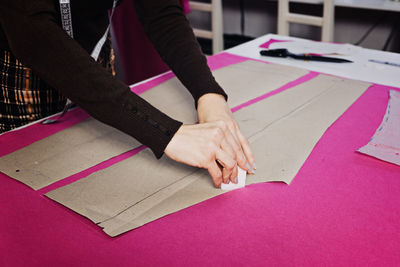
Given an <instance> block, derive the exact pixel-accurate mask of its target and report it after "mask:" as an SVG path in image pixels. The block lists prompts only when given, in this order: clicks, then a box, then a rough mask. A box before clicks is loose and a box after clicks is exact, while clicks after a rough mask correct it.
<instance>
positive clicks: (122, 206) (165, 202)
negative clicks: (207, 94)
mask: <svg viewBox="0 0 400 267" xmlns="http://www.w3.org/2000/svg"><path fill="white" fill-rule="evenodd" d="M270 66H274V65H270ZM281 67H282V66H279V68H281ZM227 75H228V76H229V73H227ZM230 77H231V79H232V80H233V79H247V75H245V74H243V73H242V75H241V76H240V77H237V76H230ZM265 79H266V80H265V81H261V80H259V81H258V82H257V83H254V84H253V86H255V87H257V88H259V89H258V90H260V86H261V88H262V87H265V88H267V89H268V88H270V86H269V84H268V79H269V78H268V77H265ZM231 83H232V85H234V84H235V83H234V82H231ZM166 84H167V83H166ZM368 87H369V84H368V83H364V82H359V81H353V80H345V79H341V78H337V77H332V76H327V75H319V76H317V77H316V78H314V79H312V80H309V81H307V82H305V83H302V84H299V85H297V86H295V87H293V88H290V89H288V90H285V91H283V92H281V93H278V94H275V95H272V96H270V97H268V98H265V99H260V101H259V102H256V103H253V104H252V105H249V106H246V107H243V108H241V109H240V110H238V111H237V112H235V114H234V115H235V118H236V119H237V121H238V123H239V125H240V127H241V129H242V131H243V133H244V135H245V136H246V137H248V138H249V141H250V143H251V146H252V148H253V152H254V154H255V157H256V159H257V165H258V168H257V172H256V174H255V175H249V176H248V177H247V179H246V184H247V185H248V184H254V183H260V182H267V181H282V182H285V183H288V184H289V183H290V182H291V181H292V179H293V178H294V177H295V175H296V174H297V172H298V171H299V169H300V168H301V166H302V165H303V163H304V162H305V160H306V159H307V157H308V156H309V155H310V153H311V151H312V149H313V148H314V146H315V144H316V143H317V142H318V140H319V139H320V138H321V136H322V135H323V134H324V132H325V131H326V129H327V128H328V127H329V126H330V125H331V124H332V123H334V122H335V120H336V119H337V118H339V117H340V116H341V115H342V114H343V112H344V111H346V109H347V108H348V107H349V106H350V105H352V103H353V102H354V101H356V100H357V99H358V97H359V96H361V95H362V94H363V93H364V92H365V90H366V89H367V88H368ZM226 88H227V89H228V90H229V87H226ZM154 89H156V90H160V91H163V90H164V88H163V85H160V86H159V87H158V88H154ZM248 89H251V88H248ZM165 90H179V88H178V87H172V88H169V87H168V88H167V89H165ZM149 92H150V91H149ZM228 92H229V91H228ZM246 93H247V92H246ZM170 94H172V95H174V93H173V92H170V93H169V94H168V95H170ZM178 95H179V94H178ZM163 100H164V102H167V101H174V100H167V99H163ZM181 101H184V100H181ZM173 103H176V102H173ZM159 104H160V105H161V104H163V102H160V103H159ZM177 104H179V103H177ZM184 106H185V105H183V104H182V107H180V108H182V110H181V111H182V112H183V111H185V109H184ZM186 107H189V105H188V104H187V106H186ZM163 108H164V109H165V112H166V113H169V112H174V111H173V109H175V108H176V106H168V105H165V106H163ZM186 111H187V110H186ZM184 113H185V112H184ZM187 113H190V112H189V111H187ZM184 119H187V120H189V119H190V117H185V118H184ZM223 193H224V191H222V190H220V189H218V188H214V187H213V184H212V181H211V179H210V177H209V175H208V173H207V172H206V171H205V170H199V169H194V168H190V167H187V166H184V165H182V164H178V163H175V162H172V161H171V160H169V159H168V158H166V157H164V158H162V159H161V160H159V161H157V160H156V159H155V158H154V157H152V156H151V154H150V151H149V150H148V149H146V150H143V151H142V152H140V153H138V154H137V155H135V156H133V157H131V158H128V159H126V160H124V161H121V162H119V163H117V164H115V165H113V166H111V167H109V168H107V169H104V170H101V171H99V172H96V173H93V174H91V175H89V176H88V177H86V178H85V179H81V180H79V181H77V182H74V183H72V184H69V185H67V186H64V187H61V188H58V189H56V190H54V191H51V192H49V193H47V194H46V196H48V197H49V198H51V199H53V200H55V201H57V202H59V203H61V204H62V205H65V206H67V207H69V208H70V209H72V210H74V211H76V212H78V213H79V214H81V215H83V216H85V217H87V218H89V219H90V220H92V221H93V222H94V223H96V224H97V225H99V226H100V227H102V228H103V230H104V232H106V233H107V234H108V235H110V236H117V235H119V234H121V233H124V232H126V231H129V230H132V229H135V228H137V227H140V226H142V225H144V224H146V223H149V222H151V221H154V220H156V219H159V218H161V217H163V216H165V215H168V214H171V213H173V212H176V211H179V210H182V209H184V208H187V207H190V206H192V205H195V204H197V203H199V202H202V201H204V200H207V199H209V198H212V197H215V196H217V195H220V194H223Z"/></svg>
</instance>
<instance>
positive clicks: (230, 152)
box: [221, 138, 236, 159]
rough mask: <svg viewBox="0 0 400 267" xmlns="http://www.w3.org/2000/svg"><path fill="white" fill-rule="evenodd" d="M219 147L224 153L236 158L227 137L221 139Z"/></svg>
mask: <svg viewBox="0 0 400 267" xmlns="http://www.w3.org/2000/svg"><path fill="white" fill-rule="evenodd" d="M221 149H222V150H223V151H225V153H227V154H228V155H229V157H231V158H233V159H235V158H236V152H235V148H233V147H232V145H231V142H229V141H228V139H227V138H224V139H223V140H222V141H221Z"/></svg>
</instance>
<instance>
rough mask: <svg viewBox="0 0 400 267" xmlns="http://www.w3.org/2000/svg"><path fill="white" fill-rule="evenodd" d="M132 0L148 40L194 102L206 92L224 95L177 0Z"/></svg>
mask: <svg viewBox="0 0 400 267" xmlns="http://www.w3.org/2000/svg"><path fill="white" fill-rule="evenodd" d="M134 2H135V8H136V10H137V13H138V16H139V18H140V20H141V22H142V24H143V26H144V29H145V31H146V34H147V35H148V37H149V39H150V40H151V41H152V43H153V44H154V46H155V48H156V49H157V51H158V52H159V54H160V55H161V57H162V58H163V60H164V61H165V62H166V63H167V64H168V66H169V67H170V68H171V70H172V71H173V72H174V73H175V74H176V76H177V77H178V78H179V79H180V81H181V82H182V83H183V84H184V85H185V87H186V88H187V89H188V90H189V91H190V93H191V94H192V95H193V98H194V100H195V102H196V104H197V101H198V99H199V98H200V97H201V96H202V95H204V94H207V93H217V94H221V95H223V96H224V97H225V98H227V96H226V94H225V92H224V91H223V89H222V88H221V87H220V86H219V85H218V83H217V82H216V81H215V79H214V77H213V76H212V74H211V71H210V69H209V67H208V65H207V60H206V58H205V56H204V55H203V53H202V52H201V49H200V46H199V44H198V42H197V40H196V38H195V36H194V34H193V30H192V28H191V26H190V24H189V22H188V20H187V19H186V16H185V15H184V13H183V10H182V7H181V5H180V4H179V0H161V1H160V0H134Z"/></svg>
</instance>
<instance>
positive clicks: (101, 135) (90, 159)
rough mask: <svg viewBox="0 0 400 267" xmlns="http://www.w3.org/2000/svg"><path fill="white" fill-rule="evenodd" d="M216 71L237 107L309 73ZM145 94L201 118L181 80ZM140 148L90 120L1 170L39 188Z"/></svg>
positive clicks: (7, 160)
mask: <svg viewBox="0 0 400 267" xmlns="http://www.w3.org/2000/svg"><path fill="white" fill-rule="evenodd" d="M213 74H214V76H215V77H216V79H217V80H218V82H219V83H220V84H221V86H222V87H223V88H226V90H227V91H228V93H229V104H230V105H231V106H236V105H238V104H240V103H243V102H244V101H246V100H250V99H252V98H254V97H256V96H258V95H259V94H260V92H270V91H272V90H274V89H276V88H279V87H281V86H283V85H284V84H286V83H288V82H291V81H293V80H296V79H297V78H299V77H301V76H303V75H305V74H307V71H306V70H302V69H299V68H293V67H286V66H280V65H272V64H266V63H264V62H257V61H254V60H248V61H245V62H242V63H238V64H233V65H230V66H227V67H224V68H222V69H219V70H216V71H214V72H213ZM242 76H243V78H242ZM232 77H236V78H235V79H232ZM263 83H268V86H264V84H263ZM141 96H142V97H143V98H144V99H146V100H147V101H149V102H150V103H152V104H153V105H154V106H156V107H157V108H159V109H160V110H162V111H164V112H165V113H167V114H168V115H169V116H171V117H172V118H174V119H177V120H180V121H183V122H184V123H195V122H196V121H197V115H196V111H195V109H194V104H193V98H192V96H191V95H190V93H189V92H188V91H187V90H186V89H185V88H184V87H183V85H182V84H181V83H180V82H179V80H178V79H177V78H172V79H170V80H168V81H166V82H165V83H163V84H162V85H160V86H156V87H154V88H153V89H152V90H149V91H146V92H144V93H143V94H141ZM44 127H45V126H44ZM138 146H140V143H138V142H137V141H136V140H135V139H133V138H132V137H130V136H128V135H126V134H123V133H121V132H120V131H118V130H116V129H114V128H112V127H110V126H107V125H105V124H102V123H100V122H98V121H96V120H94V119H92V118H90V119H87V120H85V121H83V122H81V123H79V124H77V125H74V126H72V127H70V128H68V129H65V130H63V131H61V132H58V133H56V134H54V135H52V136H50V137H48V138H45V139H43V140H40V141H38V142H36V143H34V144H32V145H30V146H27V147H25V148H22V149H20V150H18V151H15V152H13V153H11V154H9V155H6V156H4V157H1V158H0V171H1V172H3V173H5V174H6V175H8V176H10V177H12V178H14V179H17V180H19V181H21V182H23V183H24V184H26V185H28V186H30V187H32V188H33V189H35V190H37V189H41V188H43V187H45V186H47V185H50V184H52V183H54V182H56V181H59V180H62V179H64V178H66V177H69V176H71V175H73V174H75V173H78V172H80V171H83V170H85V169H87V168H90V167H92V166H94V165H96V164H99V163H101V162H103V161H105V160H108V159H110V158H112V157H114V156H117V155H120V154H122V153H124V152H127V151H129V150H131V149H134V148H136V147H138Z"/></svg>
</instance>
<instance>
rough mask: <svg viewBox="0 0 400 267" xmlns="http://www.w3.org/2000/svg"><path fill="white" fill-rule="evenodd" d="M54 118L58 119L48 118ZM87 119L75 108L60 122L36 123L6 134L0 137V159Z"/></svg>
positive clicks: (86, 115) (85, 114)
mask: <svg viewBox="0 0 400 267" xmlns="http://www.w3.org/2000/svg"><path fill="white" fill-rule="evenodd" d="M56 117H58V115H54V116H51V117H50V118H51V119H52V118H56ZM87 118H89V115H88V114H87V113H86V112H85V111H84V110H82V109H80V108H75V109H73V110H70V111H68V112H67V113H66V114H65V116H64V117H63V118H62V119H61V120H60V122H57V123H54V124H46V125H43V124H40V122H37V123H35V124H32V125H30V126H27V127H25V128H22V129H19V130H15V131H11V132H6V133H4V134H3V135H1V136H0V147H1V151H0V157H2V156H5V155H7V154H10V153H12V152H14V151H16V150H19V149H21V148H23V147H26V146H28V145H30V144H33V143H35V142H37V141H39V140H41V139H43V138H46V137H48V136H50V135H53V134H55V133H58V132H60V131H62V130H64V129H66V128H68V127H71V126H73V125H75V124H77V123H80V122H82V121H84V120H85V119H87Z"/></svg>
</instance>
